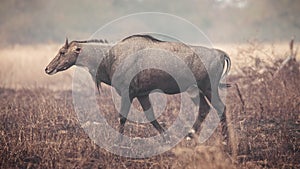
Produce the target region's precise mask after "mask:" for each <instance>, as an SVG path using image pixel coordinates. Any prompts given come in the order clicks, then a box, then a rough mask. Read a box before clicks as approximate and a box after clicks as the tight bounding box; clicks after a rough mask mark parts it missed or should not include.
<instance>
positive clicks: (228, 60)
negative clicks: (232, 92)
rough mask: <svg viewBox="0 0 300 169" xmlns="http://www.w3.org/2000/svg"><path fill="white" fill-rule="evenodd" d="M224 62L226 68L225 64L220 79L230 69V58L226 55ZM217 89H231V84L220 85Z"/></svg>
mask: <svg viewBox="0 0 300 169" xmlns="http://www.w3.org/2000/svg"><path fill="white" fill-rule="evenodd" d="M224 62H225V63H226V68H225V64H224V71H223V74H222V76H221V79H223V78H224V77H225V76H226V75H227V74H228V72H229V70H230V68H231V60H230V58H229V56H228V55H227V54H225V55H224ZM219 87H220V88H227V87H231V84H228V83H220V84H219Z"/></svg>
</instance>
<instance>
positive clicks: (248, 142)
mask: <svg viewBox="0 0 300 169" xmlns="http://www.w3.org/2000/svg"><path fill="white" fill-rule="evenodd" d="M216 46H220V48H221V49H224V50H225V51H227V52H228V53H229V55H230V56H231V58H232V64H233V69H232V73H231V75H230V76H229V77H228V81H230V82H232V83H236V84H237V86H238V87H239V91H240V93H238V92H237V89H236V87H231V88H229V89H228V90H227V99H226V104H227V112H228V113H229V114H228V115H229V118H230V119H229V121H230V130H231V136H230V140H231V141H230V145H231V146H230V147H229V148H228V147H224V146H222V144H221V141H220V136H219V135H220V134H219V132H215V133H214V134H213V135H212V137H211V138H210V139H209V140H208V141H207V142H205V143H204V144H201V145H197V144H196V143H195V141H190V142H188V141H185V140H183V141H182V142H180V143H179V144H178V145H177V146H176V147H174V148H173V149H171V150H170V151H167V152H165V153H163V154H161V155H158V156H154V157H151V158H145V159H130V158H124V157H119V156H116V155H114V154H111V153H109V152H107V151H106V150H104V149H101V148H99V147H98V146H97V145H96V144H94V143H93V142H92V141H91V140H90V139H89V138H88V136H87V134H86V133H85V132H84V131H83V129H82V128H81V127H80V125H79V122H78V119H77V117H76V113H75V111H74V108H73V105H72V91H71V90H70V89H71V80H72V78H71V76H70V74H71V73H72V70H71V71H69V72H68V73H60V74H58V75H55V76H51V77H49V76H47V75H45V74H44V67H45V65H46V64H47V63H48V62H49V58H52V57H53V56H54V55H55V54H56V50H57V49H58V48H59V46H58V45H50V46H35V47H30V46H28V47H21V46H16V47H14V48H9V49H3V50H1V51H0V59H1V62H0V78H1V82H0V83H1V85H2V87H1V88H0V135H1V137H0V143H1V144H0V156H1V158H0V168H36V167H38V168H299V167H300V162H299V160H298V157H299V155H300V152H299V151H300V150H299V147H300V142H299V136H300V135H299V132H300V131H299V130H300V127H299V123H300V116H299V114H300V104H299V103H300V99H299V98H300V89H298V86H299V85H298V84H300V77H299V76H300V74H299V64H298V63H297V62H293V63H291V64H290V65H288V68H286V69H284V70H283V71H280V73H279V75H278V76H277V77H276V78H273V74H274V72H275V71H276V69H277V68H278V67H279V65H280V63H281V61H280V60H278V59H282V58H284V57H286V55H287V54H288V45H287V43H284V44H283V45H276V44H275V45H267V44H259V43H254V42H253V43H250V44H247V45H237V46H238V47H236V45H233V46H230V45H216ZM298 60H299V59H298ZM103 90H104V91H103V93H104V96H106V95H108V94H109V91H108V88H106V87H104V89H103ZM239 94H240V95H239ZM100 101H101V103H102V105H105V106H101V109H102V112H104V114H105V117H106V118H107V119H108V121H109V123H110V124H111V125H112V126H114V127H115V128H116V127H117V124H118V115H117V111H116V109H115V108H114V106H113V105H112V103H111V100H110V98H109V97H104V98H100ZM168 105H169V107H168V108H167V110H166V112H165V113H163V114H162V115H161V116H160V117H159V119H158V120H159V121H160V122H161V123H162V122H163V123H165V125H166V126H167V127H168V126H169V125H171V123H172V121H173V120H172V119H174V118H175V116H176V114H177V113H178V112H176V111H177V109H178V108H176V107H178V98H177V96H174V97H168ZM136 107H138V106H137V105H136ZM125 130H126V133H125V134H127V135H131V136H151V135H155V134H156V131H155V129H154V128H153V127H152V126H151V125H149V124H145V125H141V124H139V125H138V126H137V124H135V123H127V124H126V129H125ZM144 133H148V134H147V135H145V134H144Z"/></svg>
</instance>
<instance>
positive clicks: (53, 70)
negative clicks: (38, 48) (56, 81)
mask: <svg viewBox="0 0 300 169" xmlns="http://www.w3.org/2000/svg"><path fill="white" fill-rule="evenodd" d="M45 72H46V73H47V74H48V75H53V74H55V73H56V72H57V71H56V69H52V70H50V69H49V68H48V67H46V69H45Z"/></svg>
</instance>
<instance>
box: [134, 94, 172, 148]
mask: <svg viewBox="0 0 300 169" xmlns="http://www.w3.org/2000/svg"><path fill="white" fill-rule="evenodd" d="M137 99H138V100H139V102H140V104H141V106H142V108H143V111H144V113H145V115H146V118H147V119H148V120H149V121H150V123H151V124H152V125H153V126H154V128H155V129H156V130H157V131H158V132H159V133H160V134H162V136H163V139H164V141H165V142H166V143H169V142H170V138H169V136H168V135H165V133H164V131H165V130H164V129H163V128H162V127H161V125H160V124H159V123H158V122H157V120H156V119H155V116H154V112H153V107H152V105H151V102H150V99H149V95H146V96H139V97H137Z"/></svg>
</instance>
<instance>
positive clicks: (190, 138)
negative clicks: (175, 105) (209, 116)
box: [185, 129, 196, 141]
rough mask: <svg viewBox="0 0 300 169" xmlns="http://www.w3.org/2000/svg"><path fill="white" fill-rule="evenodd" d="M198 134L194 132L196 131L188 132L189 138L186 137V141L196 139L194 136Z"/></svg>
mask: <svg viewBox="0 0 300 169" xmlns="http://www.w3.org/2000/svg"><path fill="white" fill-rule="evenodd" d="M195 133H196V131H195V130H194V129H191V130H190V131H189V132H188V134H187V136H186V137H185V139H186V140H188V141H189V140H192V138H193V137H194V134H195Z"/></svg>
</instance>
